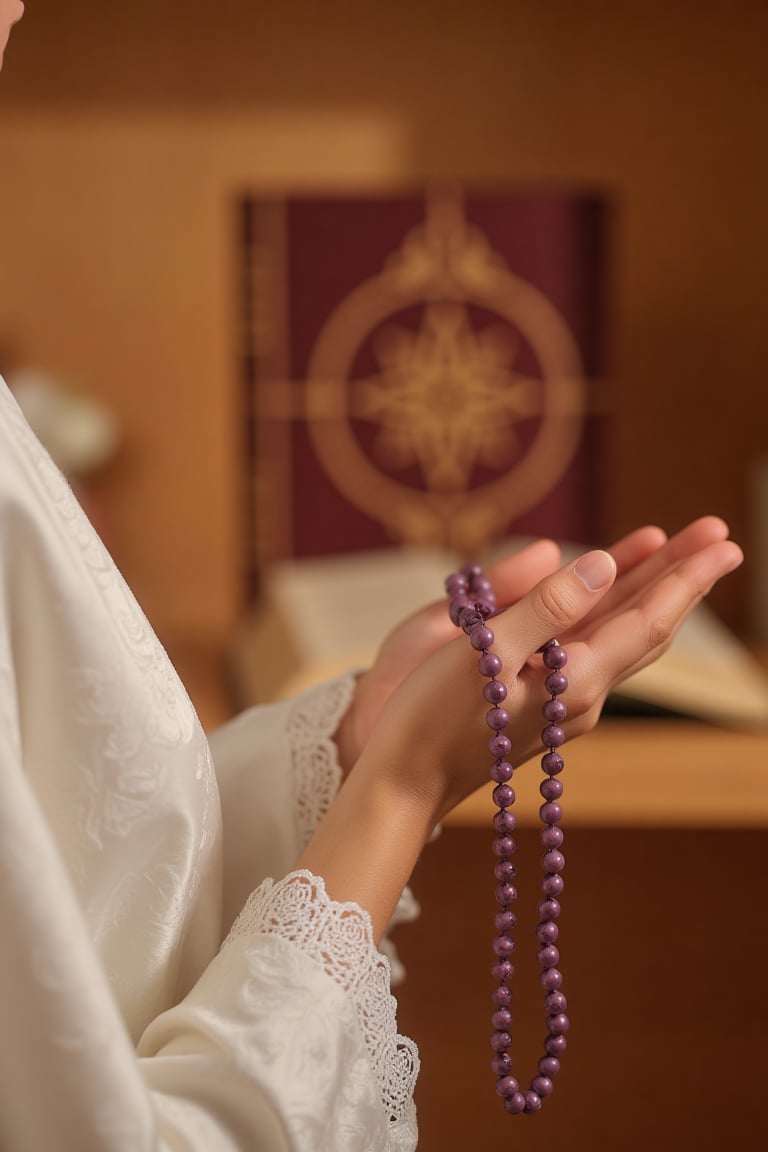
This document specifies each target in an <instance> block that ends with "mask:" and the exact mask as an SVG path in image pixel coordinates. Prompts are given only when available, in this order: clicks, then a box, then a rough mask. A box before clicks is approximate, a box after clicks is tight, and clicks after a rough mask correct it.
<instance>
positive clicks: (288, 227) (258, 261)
mask: <svg viewBox="0 0 768 1152" xmlns="http://www.w3.org/2000/svg"><path fill="white" fill-rule="evenodd" d="M607 216H608V210H607V205H606V203H605V201H604V200H603V199H601V198H600V197H598V196H593V195H586V194H575V193H569V192H564V191H532V190H523V191H518V190H511V191H507V192H495V193H494V194H493V195H490V194H489V195H475V194H472V193H470V192H467V193H462V192H461V191H460V190H458V189H455V188H454V189H449V190H446V189H443V190H439V191H435V190H429V191H427V192H425V193H423V194H421V195H416V194H413V195H403V196H396V195H391V196H380V197H355V198H341V197H336V198H325V199H319V198H317V199H311V198H299V197H295V198H294V197H288V198H284V199H275V198H271V199H266V198H261V197H256V196H247V197H245V198H244V201H243V203H242V205H241V222H242V231H241V243H242V270H243V277H242V287H243V297H244V301H243V303H244V309H243V320H244V344H243V364H244V380H245V388H246V408H247V413H246V414H247V426H248V451H247V457H248V462H247V467H248V485H249V492H250V503H249V524H248V532H249V542H250V560H249V563H250V568H251V575H252V576H254V577H255V576H256V574H257V573H258V572H259V570H260V569H262V568H263V567H264V566H265V565H268V564H269V563H271V562H273V561H276V560H283V559H286V558H299V557H316V556H322V555H328V554H334V553H348V552H355V551H361V550H367V549H377V548H382V547H387V546H392V545H394V544H405V545H409V544H410V545H421V546H425V545H426V546H438V547H446V548H450V549H453V550H454V551H457V552H459V553H461V554H469V553H476V552H479V551H480V550H481V549H483V548H485V547H487V546H488V545H489V544H492V543H493V541H495V540H498V539H499V538H501V537H504V536H508V535H510V534H515V535H543V534H546V535H551V536H555V537H558V538H567V539H582V540H589V541H593V540H594V541H600V540H601V538H602V517H603V502H602V501H601V498H600V491H601V485H600V480H601V478H602V477H601V473H602V472H604V453H603V451H602V448H601V424H602V421H603V417H602V416H601V414H600V413H599V411H598V410H597V407H598V406H597V403H596V397H595V381H596V380H597V379H598V377H599V375H600V373H601V370H602V364H601V354H602V349H603V346H604V339H603V337H604V333H603V331H602V315H601V311H602V309H601V289H602V279H603V268H604V257H605V247H606V235H607V227H606V225H607Z"/></svg>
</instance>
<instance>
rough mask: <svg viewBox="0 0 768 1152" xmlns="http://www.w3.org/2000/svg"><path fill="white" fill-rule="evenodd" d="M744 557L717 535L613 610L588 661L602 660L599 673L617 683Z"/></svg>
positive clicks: (593, 640) (665, 642) (657, 650)
mask: <svg viewBox="0 0 768 1152" xmlns="http://www.w3.org/2000/svg"><path fill="white" fill-rule="evenodd" d="M711 528H712V526H710V529H711ZM708 531H709V530H708ZM715 534H717V533H716V532H715ZM742 560H743V554H742V551H741V549H740V548H739V547H738V545H737V544H734V542H733V541H731V540H716V541H715V542H713V543H710V544H709V545H707V546H705V547H703V548H700V549H699V550H698V551H696V552H694V553H693V554H692V555H689V556H686V557H685V558H684V559H682V560H680V561H679V562H678V563H677V564H676V565H675V566H674V567H673V568H671V570H669V571H667V572H666V574H665V575H663V576H661V577H659V578H658V579H657V580H656V581H655V582H654V583H652V584H650V585H649V586H648V588H647V589H646V590H645V592H644V593H643V594H641V595H640V596H639V597H637V599H636V600H635V602H633V603H632V604H631V605H630V606H628V607H627V608H626V609H625V610H624V611H622V612H617V613H613V614H611V615H610V616H608V617H607V618H606V619H605V620H604V622H603V623H602V624H601V625H599V626H598V627H596V628H595V629H594V630H593V631H592V633H591V634H590V636H589V640H588V647H589V649H590V650H591V660H590V661H589V663H590V664H592V666H593V667H594V668H595V669H596V668H597V665H598V664H599V665H602V667H601V668H600V671H599V674H598V673H597V672H596V674H598V675H599V677H600V678H601V679H603V680H604V681H605V683H606V687H607V688H612V687H615V686H616V685H617V684H619V683H621V681H622V680H625V679H626V678H627V677H628V676H630V675H633V674H634V673H635V672H637V671H639V670H640V669H641V668H644V667H645V666H646V665H647V664H650V663H651V662H652V661H653V660H656V659H657V658H658V657H659V656H660V655H661V654H662V653H663V652H664V651H665V650H666V649H667V648H668V647H669V644H670V643H671V641H672V638H673V637H674V635H675V633H676V632H677V630H678V629H679V627H680V625H681V624H682V622H683V620H684V619H685V618H686V616H687V615H688V614H689V613H690V612H691V610H692V609H693V608H695V606H696V605H697V604H698V603H699V601H700V600H701V598H702V597H703V596H705V595H706V593H707V592H708V591H709V589H710V588H711V587H712V585H713V584H714V583H716V582H717V581H718V580H719V579H721V578H722V577H723V576H725V575H727V574H728V573H729V572H732V571H733V570H734V569H735V568H738V566H739V565H740V564H741V562H742Z"/></svg>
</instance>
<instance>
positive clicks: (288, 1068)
mask: <svg viewBox="0 0 768 1152" xmlns="http://www.w3.org/2000/svg"><path fill="white" fill-rule="evenodd" d="M201 1054H202V1055H201ZM223 1054H225V1055H226V1066H225V1068H224V1069H223V1070H221V1069H220V1071H219V1074H220V1075H224V1078H225V1079H228V1082H229V1086H230V1095H229V1098H228V1099H227V1100H226V1107H225V1109H224V1114H225V1115H226V1116H227V1122H228V1123H229V1124H230V1125H231V1126H232V1128H233V1129H234V1128H236V1127H237V1126H238V1125H242V1124H243V1123H244V1122H245V1117H246V1116H247V1113H248V1109H249V1107H250V1103H249V1101H250V1096H251V1093H249V1091H248V1086H249V1084H250V1085H253V1084H257V1085H258V1087H259V1091H260V1092H261V1093H264V1094H265V1095H266V1097H267V1099H269V1100H270V1101H272V1102H273V1103H274V1106H275V1110H276V1112H277V1113H279V1115H280V1117H281V1119H282V1122H283V1123H284V1125H285V1129H286V1131H287V1133H288V1137H289V1140H290V1145H289V1146H290V1147H291V1149H295V1150H296V1152H358V1150H359V1152H406V1150H410V1149H413V1148H415V1147H416V1141H417V1128H416V1114H415V1108H414V1104H413V1089H414V1085H415V1081H416V1077H417V1075H418V1069H419V1060H418V1053H417V1051H416V1047H415V1045H414V1044H413V1042H412V1041H411V1040H409V1039H408V1038H407V1037H404V1036H400V1035H398V1033H397V1030H396V1020H395V1001H394V999H393V997H392V996H391V994H390V991H389V964H388V961H387V960H386V959H385V957H383V956H382V955H381V954H380V953H379V952H377V950H376V948H375V947H374V944H373V939H372V932H371V924H370V918H369V917H368V914H367V913H366V912H365V911H363V910H362V909H361V908H359V907H358V906H357V905H355V904H351V903H347V904H340V903H337V902H336V901H333V900H331V899H330V898H329V897H328V895H327V893H326V892H325V887H324V884H323V881H322V880H321V879H320V878H318V877H315V876H313V875H311V874H310V873H308V872H293V873H290V874H289V875H288V876H286V877H284V878H283V879H282V880H280V881H277V882H274V881H272V880H266V881H264V883H263V884H262V885H260V887H259V888H258V889H257V890H256V891H255V892H254V893H253V894H252V895H251V897H250V899H249V900H248V902H247V904H246V906H245V908H244V909H243V912H242V913H241V915H240V916H239V918H238V919H237V921H236V922H235V925H234V927H233V929H232V931H231V932H230V934H229V936H228V938H227V939H226V941H225V942H224V944H223V946H222V948H221V951H220V952H219V954H218V956H217V957H216V958H215V960H214V961H213V962H212V963H211V964H210V965H209V966H208V968H207V969H206V971H205V973H204V974H203V976H202V977H201V979H200V980H199V982H198V984H197V985H196V986H195V988H193V989H192V990H191V992H190V993H189V994H188V995H187V996H186V997H185V999H184V1000H183V1001H182V1003H181V1004H179V1005H178V1006H176V1007H174V1008H171V1009H170V1010H169V1011H167V1012H165V1013H164V1014H163V1015H162V1016H160V1017H159V1018H158V1019H157V1020H155V1021H153V1023H152V1024H150V1026H149V1028H148V1029H147V1031H146V1032H145V1034H144V1036H143V1038H142V1040H141V1043H140V1045H139V1055H140V1056H142V1057H144V1060H143V1065H144V1074H145V1076H146V1077H147V1080H148V1082H149V1083H150V1084H152V1085H153V1086H157V1085H158V1080H157V1078H158V1077H161V1083H162V1086H163V1088H164V1091H165V1093H166V1094H167V1093H168V1092H169V1091H170V1092H171V1095H172V1094H173V1085H174V1076H173V1073H172V1072H170V1071H169V1064H168V1061H169V1060H170V1061H172V1062H176V1064H178V1073H177V1075H178V1084H179V1087H180V1088H182V1087H184V1086H185V1085H187V1084H188V1081H187V1079H186V1069H185V1061H189V1060H191V1059H192V1058H195V1059H198V1060H200V1059H202V1068H203V1069H205V1068H209V1067H215V1065H216V1063H217V1061H220V1060H221V1057H222V1055H223ZM171 1066H172V1065H171ZM201 1074H203V1073H202V1072H201ZM237 1085H240V1086H241V1087H242V1089H243V1092H242V1094H239V1093H238V1092H237V1091H236V1086H237ZM251 1092H252V1089H251ZM217 1114H218V1115H222V1103H221V1102H219V1106H218V1109H217ZM164 1117H165V1122H166V1123H170V1124H172V1125H176V1126H179V1125H180V1126H182V1127H184V1126H185V1125H186V1124H187V1123H190V1122H191V1123H192V1124H194V1123H195V1119H194V1116H191V1117H190V1116H187V1115H185V1113H184V1110H183V1109H180V1108H178V1107H175V1106H174V1105H171V1107H170V1110H169V1107H168V1105H167V1104H165V1105H164ZM184 1130H186V1129H184ZM209 1146H210V1145H209ZM185 1147H186V1145H185ZM191 1147H195V1148H197V1145H196V1144H195V1145H191ZM215 1147H218V1145H215ZM225 1147H227V1148H228V1147H229V1145H225ZM233 1147H238V1148H239V1147H240V1146H239V1145H233ZM243 1147H244V1148H245V1147H247V1148H252V1147H255V1145H253V1144H250V1143H247V1142H246V1143H245V1144H244V1145H243Z"/></svg>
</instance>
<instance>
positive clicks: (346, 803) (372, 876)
mask: <svg viewBox="0 0 768 1152" xmlns="http://www.w3.org/2000/svg"><path fill="white" fill-rule="evenodd" d="M364 760H365V757H363V761H364ZM435 823H436V816H435V812H434V809H433V805H432V804H431V803H430V802H429V800H428V798H427V797H426V796H421V795H419V794H418V792H415V791H414V792H408V793H406V792H404V791H403V790H402V789H400V788H398V785H397V782H396V781H392V780H389V779H387V778H386V775H385V774H383V773H375V772H373V771H368V770H367V766H366V765H365V763H364V762H361V763H360V764H359V765H358V766H357V768H356V769H355V770H354V771H353V772H352V773H351V774H350V776H349V777H348V779H347V780H346V781H345V783H344V786H343V787H342V789H341V790H340V792H339V794H338V796H337V797H336V799H335V800H334V801H333V803H332V804H331V806H330V807H329V809H328V811H327V813H326V815H325V817H324V818H323V820H322V822H321V824H320V826H319V828H318V829H317V831H316V833H315V835H314V836H313V837H312V840H311V841H310V842H309V844H308V845H307V847H306V849H305V850H304V852H303V853H302V855H301V857H300V859H299V861H298V863H297V865H296V867H297V868H298V869H302V868H303V869H306V870H307V871H309V872H312V873H314V874H315V875H317V876H322V877H323V879H324V881H325V886H326V890H327V892H328V894H329V895H330V896H331V897H332V898H333V899H334V900H338V901H340V902H345V901H353V902H355V903H357V904H359V905H360V906H361V907H362V908H365V909H366V910H367V911H368V913H369V914H370V917H371V922H372V925H373V934H374V939H375V941H376V943H377V944H378V942H379V941H380V940H381V937H382V935H383V934H384V931H385V929H386V927H387V924H388V923H389V920H390V918H391V916H392V913H393V911H394V909H395V906H396V904H397V901H398V899H399V898H400V894H401V892H402V890H403V888H404V887H405V885H406V884H407V883H408V880H409V878H410V875H411V872H412V871H413V868H414V865H415V864H416V861H417V860H418V858H419V855H420V853H421V850H422V848H423V846H424V844H425V843H426V841H427V840H428V839H429V837H430V835H431V834H432V831H433V829H434V826H435Z"/></svg>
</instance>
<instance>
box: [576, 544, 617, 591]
mask: <svg viewBox="0 0 768 1152" xmlns="http://www.w3.org/2000/svg"><path fill="white" fill-rule="evenodd" d="M573 570H574V572H575V573H576V575H577V576H578V578H579V580H581V582H582V584H584V586H585V587H586V588H589V590H590V592H597V590H598V589H599V588H605V586H606V584H610V582H611V580H612V579H613V574H614V572H615V571H616V564H615V562H614V559H613V557H612V556H611V555H610V554H609V553H608V552H587V554H586V556H582V557H581V559H579V560H577V561H576V563H575V564H574V566H573Z"/></svg>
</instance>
